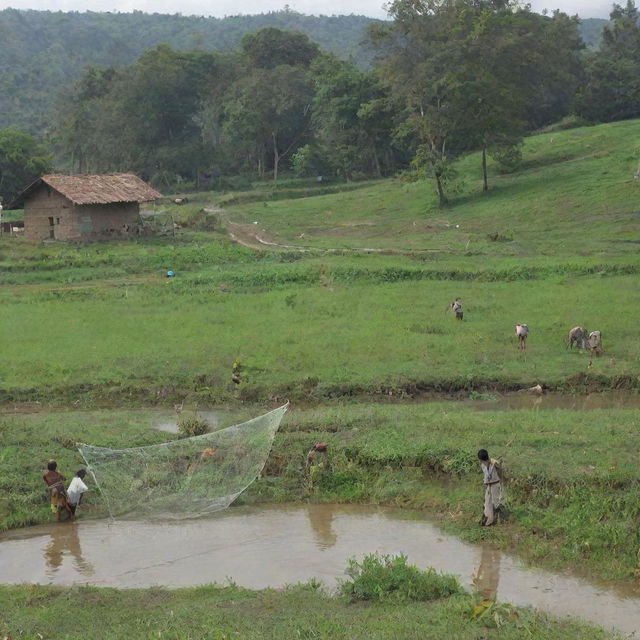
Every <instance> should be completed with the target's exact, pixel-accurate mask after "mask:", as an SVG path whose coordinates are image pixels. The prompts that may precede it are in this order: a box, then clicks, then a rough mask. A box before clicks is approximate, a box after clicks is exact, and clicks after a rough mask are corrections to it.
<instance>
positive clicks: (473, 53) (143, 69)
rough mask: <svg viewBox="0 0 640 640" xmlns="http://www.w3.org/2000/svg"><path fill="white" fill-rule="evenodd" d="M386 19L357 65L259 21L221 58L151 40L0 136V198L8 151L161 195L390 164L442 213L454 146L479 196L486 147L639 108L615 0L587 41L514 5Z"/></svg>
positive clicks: (574, 25) (625, 28)
mask: <svg viewBox="0 0 640 640" xmlns="http://www.w3.org/2000/svg"><path fill="white" fill-rule="evenodd" d="M15 13H16V14H17V15H20V14H18V12H15ZM54 15H56V14H54ZM59 15H63V14H59ZM94 15H95V14H94ZM141 15H142V14H141ZM273 15H278V16H289V15H293V16H297V14H293V13H292V12H281V13H279V14H273ZM389 16H390V20H388V21H369V25H368V27H367V29H366V30H365V33H364V36H363V37H362V40H361V42H363V44H362V50H363V51H364V50H366V51H368V52H369V54H370V56H371V57H370V60H371V69H367V68H362V66H361V65H358V64H356V59H351V60H345V59H341V58H340V57H338V56H337V55H335V54H332V53H330V52H328V51H326V50H325V49H323V48H322V47H321V46H319V45H318V44H317V43H316V42H314V41H313V40H312V39H310V38H309V37H307V36H306V35H305V34H303V33H301V32H300V31H292V30H283V29H280V28H276V27H262V28H260V29H258V30H256V31H253V32H249V33H246V34H245V35H243V36H242V37H240V39H239V42H238V44H237V46H236V47H235V48H231V49H230V50H228V51H224V52H218V51H210V50H207V48H206V47H200V46H198V47H195V46H191V47H189V46H188V43H182V44H184V45H185V46H186V48H187V50H182V49H180V48H178V45H179V44H180V43H178V45H176V46H171V45H169V44H161V45H158V46H155V47H153V48H150V49H147V50H145V51H144V52H143V53H142V54H141V55H140V56H139V57H138V58H137V59H136V60H135V61H133V62H131V63H130V64H121V65H113V66H103V65H95V66H89V67H87V68H86V69H85V70H84V72H83V74H82V75H81V77H80V79H79V80H77V81H76V82H75V83H68V82H65V81H63V80H62V79H61V80H60V82H59V83H58V86H57V91H58V98H57V99H55V100H53V99H52V98H51V96H50V95H49V98H48V100H49V101H50V103H51V104H52V105H54V109H53V110H52V115H51V116H50V121H49V123H48V125H47V128H46V131H45V132H44V135H43V136H42V137H41V140H40V142H41V144H37V143H38V141H37V140H36V139H35V138H32V137H31V136H27V135H26V134H25V133H23V132H22V131H19V130H18V129H6V130H5V132H4V138H0V193H1V194H2V195H4V196H5V197H8V196H10V195H11V191H12V189H13V188H14V187H15V186H16V185H17V183H18V182H19V180H18V179H17V178H15V176H17V175H20V176H23V174H24V171H23V170H24V166H25V162H26V160H29V159H31V160H33V162H32V166H31V169H30V171H31V172H32V173H36V172H37V171H36V169H35V168H34V167H36V166H37V167H39V168H40V170H42V167H43V166H44V165H43V163H44V164H47V163H49V164H51V162H52V161H53V159H54V158H55V164H56V166H57V167H58V168H59V169H67V170H72V171H78V172H103V171H135V172H137V173H138V174H140V175H142V176H143V177H144V178H146V179H148V180H150V181H151V182H152V183H153V184H155V185H157V186H159V187H161V188H165V189H172V188H180V189H186V188H192V187H196V188H202V187H214V188H215V187H224V185H225V184H227V180H228V178H229V177H231V176H238V175H244V176H247V177H258V178H260V179H264V178H267V177H269V178H270V179H272V180H274V181H277V180H278V178H279V177H280V176H281V174H282V172H283V171H287V172H293V173H294V174H296V175H299V176H323V177H324V178H338V179H356V178H361V177H362V178H364V177H381V176H385V175H392V174H395V173H397V172H398V171H404V172H406V174H407V179H413V177H420V176H427V177H429V178H431V179H432V180H433V184H434V188H435V189H436V190H437V192H438V195H439V199H440V203H441V205H442V206H444V205H446V203H447V201H448V197H449V193H450V192H451V190H455V182H456V179H457V177H458V176H457V171H456V159H457V158H458V157H460V156H461V155H463V154H466V153H468V152H470V151H474V150H480V151H482V153H481V158H482V165H481V167H479V169H481V172H482V176H483V185H484V187H483V188H484V189H485V190H487V189H488V188H489V183H490V176H489V175H488V170H487V166H488V163H487V157H489V156H490V157H493V158H494V159H495V160H496V161H497V166H498V167H499V168H500V170H501V171H513V170H515V169H517V167H518V166H519V163H520V161H521V151H520V149H521V146H522V140H523V138H524V136H526V135H528V134H529V133H531V132H532V131H535V130H538V129H540V128H543V127H545V126H549V125H551V124H552V123H558V122H560V121H562V122H563V124H561V126H571V125H572V124H575V123H576V122H601V121H610V120H616V119H622V118H630V117H637V116H640V25H639V22H640V21H639V17H638V11H637V9H636V7H635V4H634V2H633V0H628V2H627V4H626V6H624V7H623V6H618V5H614V7H613V10H612V13H611V21H610V22H609V23H608V24H607V25H605V27H604V29H603V31H602V37H601V41H600V44H599V47H598V48H597V49H593V48H591V49H590V48H588V47H587V46H586V44H585V42H584V40H583V38H582V35H581V26H580V21H579V19H578V18H577V17H570V16H568V15H566V14H563V13H561V12H555V13H553V14H552V15H546V16H544V15H540V14H536V13H534V12H532V11H531V10H530V9H529V8H528V7H526V6H521V5H520V4H519V3H518V2H516V1H515V0H395V2H393V3H392V4H391V5H390V6H389ZM116 17H117V16H116ZM155 17H157V18H162V16H155ZM166 18H169V17H168V16H167V17H166ZM173 18H175V16H173ZM178 18H179V17H178ZM354 19H355V18H354ZM204 22H205V23H206V20H205V21H204ZM192 35H193V34H192ZM86 37H87V38H88V37H90V36H89V35H88V34H87V35H86ZM130 37H131V38H132V39H133V38H134V36H133V34H131V36H130ZM190 37H191V36H190ZM139 40H140V39H138V43H137V44H138V45H140V46H144V45H142V44H141V43H140V42H139ZM192 44H193V43H192ZM343 44H344V43H343ZM83 46H85V47H87V46H88V45H87V44H86V42H85V44H84V45H83ZM78 47H79V49H78V50H80V49H81V47H80V45H78ZM72 50H73V48H72V47H67V48H66V49H65V51H66V53H67V54H70V52H71V51H72ZM43 55H44V54H43ZM42 71H43V73H44V72H45V71H47V69H46V68H44V67H43V69H42ZM43 92H44V90H43ZM555 126H558V125H555ZM7 149H9V150H11V153H10V154H9V153H8V152H6V150H7ZM47 154H52V155H47ZM9 157H11V158H17V157H20V158H23V159H26V160H24V161H20V162H14V163H13V164H11V162H9V160H8V158H9ZM34 162H35V164H34ZM21 171H22V172H23V173H21ZM12 176H13V177H12ZM21 179H22V178H21Z"/></svg>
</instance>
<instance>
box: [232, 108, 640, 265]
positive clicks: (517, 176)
mask: <svg viewBox="0 0 640 640" xmlns="http://www.w3.org/2000/svg"><path fill="white" fill-rule="evenodd" d="M634 141H635V142H634ZM639 141H640V121H637V120H636V121H631V122H618V123H614V124H607V125H602V126H597V127H583V128H579V129H573V130H570V131H562V132H554V133H549V134H545V135H539V136H535V137H532V138H528V139H527V141H526V144H525V147H524V163H523V166H522V168H521V170H520V171H518V172H516V173H513V174H509V175H499V174H497V173H496V170H495V168H494V167H493V166H491V165H490V167H489V170H490V172H491V174H492V177H491V179H490V180H491V185H492V187H491V191H490V192H489V193H488V194H487V195H485V196H483V195H480V179H481V176H480V159H479V156H477V155H471V156H469V157H467V158H465V159H463V160H462V161H461V162H459V163H458V172H459V174H460V176H462V177H464V181H463V182H462V184H460V185H458V188H459V193H457V194H454V195H453V196H452V204H451V206H450V207H449V208H448V209H444V210H439V209H438V208H437V206H436V194H435V191H434V189H433V187H432V185H431V184H430V183H425V182H422V181H420V182H414V183H406V182H402V181H401V180H391V181H388V182H386V183H383V184H378V185H374V186H372V187H370V188H367V189H363V190H357V191H353V192H351V193H344V194H336V195H327V196H323V197H317V198H308V199H306V200H290V201H285V202H277V203H270V202H267V201H265V202H261V203H253V204H245V205H238V206H235V207H232V208H230V210H229V214H230V217H231V218H232V219H239V220H245V221H251V222H254V221H256V222H258V223H259V227H260V228H265V229H267V231H269V232H270V233H271V234H272V235H273V236H275V237H276V238H280V239H282V240H283V241H284V242H286V243H288V244H296V245H299V246H304V247H320V248H327V247H331V248H334V247H335V248H354V247H372V248H378V249H380V248H388V249H399V250H403V251H407V250H423V251H433V252H444V253H446V254H454V255H457V256H461V257H469V258H472V259H473V258H474V257H476V256H482V255H487V256H497V255H499V256H505V257H510V256H519V257H530V256H549V255H554V256H575V255H588V256H593V257H603V256H606V257H614V256H618V255H626V254H637V252H638V236H639V233H638V232H639V231H640V212H639V211H638V182H637V181H636V180H634V178H633V176H634V173H635V171H636V170H637V165H638V156H639V154H640V142H639ZM630 142H631V144H630ZM490 234H491V235H492V234H499V236H500V240H501V241H493V242H492V241H490V240H489V238H488V236H489V235H490Z"/></svg>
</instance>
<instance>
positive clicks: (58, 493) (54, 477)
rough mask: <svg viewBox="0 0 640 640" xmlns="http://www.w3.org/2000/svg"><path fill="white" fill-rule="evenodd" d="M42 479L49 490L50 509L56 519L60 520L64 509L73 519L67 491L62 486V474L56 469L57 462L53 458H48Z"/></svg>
mask: <svg viewBox="0 0 640 640" xmlns="http://www.w3.org/2000/svg"><path fill="white" fill-rule="evenodd" d="M42 479H43V480H44V481H45V483H46V485H47V489H48V490H49V495H50V497H51V511H52V512H53V513H54V514H55V515H56V519H57V520H60V516H61V514H62V512H63V511H66V512H67V513H68V515H69V518H70V519H72V520H73V511H72V510H71V507H70V505H69V502H68V501H67V491H66V489H65V488H64V476H63V475H62V474H61V473H60V472H59V471H58V463H57V462H56V461H55V460H49V462H48V463H47V471H46V473H44V474H43V475H42Z"/></svg>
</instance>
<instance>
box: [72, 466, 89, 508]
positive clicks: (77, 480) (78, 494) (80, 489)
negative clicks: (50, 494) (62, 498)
mask: <svg viewBox="0 0 640 640" xmlns="http://www.w3.org/2000/svg"><path fill="white" fill-rule="evenodd" d="M86 475H87V472H86V471H85V470H84V469H80V470H79V471H76V475H75V476H74V477H73V479H72V480H71V482H70V483H69V487H68V489H67V502H68V503H69V507H71V513H73V515H74V516H75V515H76V509H77V508H78V505H79V504H80V502H81V501H82V496H83V495H84V493H85V492H86V491H89V487H87V485H86V484H85V483H84V477H85V476H86Z"/></svg>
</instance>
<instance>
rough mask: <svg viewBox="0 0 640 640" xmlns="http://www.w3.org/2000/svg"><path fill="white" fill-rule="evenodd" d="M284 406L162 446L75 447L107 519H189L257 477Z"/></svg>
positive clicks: (220, 504)
mask: <svg viewBox="0 0 640 640" xmlns="http://www.w3.org/2000/svg"><path fill="white" fill-rule="evenodd" d="M286 410H287V405H284V406H282V407H280V408H278V409H275V410H274V411H271V412H269V413H266V414H264V415H262V416H259V417H257V418H253V419H252V420H249V421H248V422H243V423H242V424H237V425H234V426H232V427H228V428H226V429H221V430H219V431H215V432H213V433H206V434H204V435H201V436H194V437H191V438H183V439H181V440H173V441H171V442H166V443H162V444H156V445H150V446H146V447H135V448H130V449H107V448H104V447H93V446H91V445H85V444H83V445H81V446H79V447H78V450H79V451H80V454H81V455H82V457H83V458H84V460H85V462H86V464H87V467H88V470H89V472H90V473H91V474H92V476H93V478H94V479H95V481H96V484H97V486H98V488H99V490H100V492H101V494H102V496H103V497H104V499H105V502H106V507H107V509H108V510H109V513H110V514H111V516H112V517H116V516H117V517H123V516H127V515H129V514H131V515H135V517H136V518H140V517H143V518H144V517H148V518H176V519H181V518H194V517H199V516H203V515H206V514H209V513H213V512H214V511H219V510H221V509H226V508H227V507H228V506H229V505H230V504H231V503H232V502H233V501H234V500H235V499H236V498H237V497H238V496H239V495H240V494H241V493H242V492H243V491H244V490H245V489H246V488H247V487H248V486H249V485H250V484H251V483H252V482H253V481H254V480H255V479H256V478H257V477H258V475H259V474H260V472H261V471H262V469H263V467H264V465H265V463H266V461H267V457H268V455H269V451H270V450H271V445H272V444H273V439H274V438H275V435H276V432H277V430H278V427H279V426H280V421H281V420H282V417H283V416H284V414H285V412H286Z"/></svg>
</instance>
